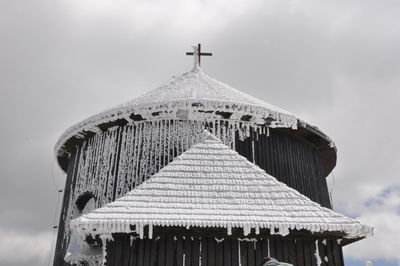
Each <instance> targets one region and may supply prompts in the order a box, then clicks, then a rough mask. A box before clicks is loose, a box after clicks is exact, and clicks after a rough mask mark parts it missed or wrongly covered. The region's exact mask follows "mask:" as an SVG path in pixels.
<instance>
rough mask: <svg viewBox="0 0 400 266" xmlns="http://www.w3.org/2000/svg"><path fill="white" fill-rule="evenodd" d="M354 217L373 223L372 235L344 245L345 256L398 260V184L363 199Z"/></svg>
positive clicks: (399, 232) (399, 258) (399, 228)
mask: <svg viewBox="0 0 400 266" xmlns="http://www.w3.org/2000/svg"><path fill="white" fill-rule="evenodd" d="M360 212H361V215H360V216H359V217H357V220H359V221H360V222H363V223H365V224H368V225H372V226H374V236H372V237H369V238H367V239H363V240H361V241H358V242H356V243H353V244H351V245H348V246H346V247H345V248H344V252H345V254H346V255H347V256H348V257H352V258H355V259H362V260H366V259H369V260H372V259H382V258H384V259H386V260H398V261H399V262H400V253H399V251H398V250H399V247H400V245H399V242H398V239H399V238H400V187H392V188H388V189H386V190H385V191H383V192H382V193H380V194H379V195H378V196H377V197H375V198H372V199H370V200H369V201H367V202H366V203H365V205H364V206H363V207H362V210H361V211H360Z"/></svg>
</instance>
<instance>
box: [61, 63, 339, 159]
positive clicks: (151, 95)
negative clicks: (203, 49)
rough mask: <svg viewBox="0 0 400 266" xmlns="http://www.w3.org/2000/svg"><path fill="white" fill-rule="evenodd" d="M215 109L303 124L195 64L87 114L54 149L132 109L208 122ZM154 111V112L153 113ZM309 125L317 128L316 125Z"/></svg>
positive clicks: (260, 120) (261, 121)
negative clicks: (139, 93)
mask: <svg viewBox="0 0 400 266" xmlns="http://www.w3.org/2000/svg"><path fill="white" fill-rule="evenodd" d="M217 112H229V113H232V116H231V117H230V118H229V119H228V120H229V121H238V122H239V121H240V118H241V117H242V116H244V115H249V116H251V119H250V121H249V122H250V126H257V125H266V124H267V125H268V126H270V127H284V128H293V129H296V128H297V127H298V126H302V127H306V125H307V123H306V122H304V121H302V120H300V119H299V118H297V117H296V116H295V115H293V114H291V113H289V112H287V111H285V110H283V109H281V108H278V107H276V106H273V105H270V104H268V103H266V102H264V101H261V100H259V99H257V98H256V97H253V96H250V95H248V94H246V93H243V92H241V91H239V90H236V89H234V88H232V87H230V86H229V85H227V84H224V83H222V82H219V81H217V80H216V79H214V78H212V77H210V76H208V75H207V74H205V73H204V72H203V71H202V70H201V69H200V68H199V67H195V68H194V69H193V70H192V71H189V72H187V73H184V74H182V75H180V76H177V77H174V78H172V79H171V80H170V81H168V82H166V83H165V84H162V85H161V86H159V87H158V88H156V89H154V90H152V91H150V92H148V93H146V94H144V95H142V96H140V97H138V98H136V99H133V100H131V101H129V102H127V103H125V104H122V105H119V106H116V107H114V108H111V109H109V110H107V111H104V112H102V113H100V114H97V115H94V116H92V117H89V118H88V119H85V120H84V121H82V122H80V123H78V124H76V125H74V126H72V127H71V128H69V129H67V130H66V131H65V132H64V134H63V135H62V136H61V137H60V138H59V140H58V142H57V144H56V146H55V152H56V154H57V155H62V154H63V153H64V152H65V150H64V148H63V145H64V144H65V142H66V141H67V140H68V139H70V138H71V137H73V136H77V137H82V132H84V131H92V132H97V133H98V132H101V131H100V129H99V128H98V125H99V124H102V123H106V122H111V121H115V120H117V119H121V118H123V119H126V120H127V121H128V122H130V123H134V121H132V119H131V118H129V117H130V115H131V114H133V113H134V114H135V115H141V116H142V117H143V119H145V120H146V121H157V120H160V119H173V120H174V119H178V120H179V119H182V120H193V121H208V122H210V121H215V120H217V119H221V115H219V114H218V113H217ZM154 113H157V114H158V115H156V116H155V115H154ZM267 121H268V123H267ZM313 128H314V129H316V130H317V131H318V132H320V131H319V130H318V129H317V128H316V127H314V126H313ZM321 133H322V132H321ZM322 134H323V133H322ZM323 135H324V134H323ZM324 136H325V135H324ZM326 138H327V139H329V137H327V136H326ZM329 141H331V140H330V139H329Z"/></svg>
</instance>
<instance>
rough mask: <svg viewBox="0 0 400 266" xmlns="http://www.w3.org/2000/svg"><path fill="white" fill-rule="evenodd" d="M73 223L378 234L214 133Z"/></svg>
mask: <svg viewBox="0 0 400 266" xmlns="http://www.w3.org/2000/svg"><path fill="white" fill-rule="evenodd" d="M71 225H72V227H73V228H74V229H75V230H77V231H78V232H80V233H83V234H87V233H98V234H102V233H107V234H108V233H118V232H129V231H130V225H136V228H139V233H140V234H141V235H142V237H143V226H145V225H149V226H150V228H152V226H183V227H188V226H196V227H224V228H227V230H228V234H229V232H230V231H231V228H233V227H236V228H243V230H244V234H245V235H247V234H248V233H249V232H250V230H251V228H255V231H256V233H257V232H258V231H259V229H260V228H268V229H270V230H271V233H274V232H275V229H278V233H279V234H281V235H286V234H288V233H289V230H293V229H297V230H302V229H305V230H308V231H311V232H319V233H323V232H326V231H328V232H341V233H344V234H345V235H346V237H348V238H361V237H364V236H366V235H368V234H370V233H371V232H372V228H371V227H369V226H366V225H362V224H360V223H359V222H357V221H356V220H353V219H351V218H348V217H345V216H343V215H341V214H339V213H336V212H334V211H332V210H330V209H328V208H324V207H321V206H320V205H319V204H317V203H315V202H313V201H311V200H310V199H309V198H307V197H306V196H304V195H302V194H300V193H299V192H297V191H296V190H294V189H292V188H290V187H288V186H287V185H285V184H284V183H281V182H279V181H278V180H277V179H276V178H274V177H273V176H271V175H268V174H267V173H266V172H265V171H264V170H262V169H260V168H259V167H258V166H256V165H254V164H253V163H251V162H249V161H248V160H247V159H246V158H244V157H242V156H240V155H239V154H238V153H237V152H235V151H233V150H232V149H230V148H229V147H228V146H226V145H224V144H222V143H221V141H220V140H218V139H217V138H216V137H215V136H213V135H211V134H210V133H208V132H205V133H203V136H202V140H201V141H200V142H199V143H197V144H195V145H193V146H192V147H191V148H189V149H188V150H187V151H186V152H184V153H183V154H181V155H180V156H178V157H177V158H175V159H174V161H172V162H171V163H170V164H168V165H167V166H165V167H164V168H163V169H161V170H160V171H159V172H158V173H156V174H155V175H153V176H152V177H151V178H150V179H149V180H147V181H145V182H144V183H143V184H141V185H139V186H138V187H136V188H135V189H133V190H132V191H130V192H129V193H127V194H126V195H125V196H123V197H121V198H119V199H117V200H115V201H114V202H112V203H110V204H107V205H105V206H104V207H102V208H99V209H96V210H94V211H92V212H91V213H89V214H86V215H83V216H81V217H79V218H77V219H75V220H73V221H72V222H71ZM151 231H152V229H151V230H150V232H151ZM150 234H151V233H150ZM150 237H151V236H150Z"/></svg>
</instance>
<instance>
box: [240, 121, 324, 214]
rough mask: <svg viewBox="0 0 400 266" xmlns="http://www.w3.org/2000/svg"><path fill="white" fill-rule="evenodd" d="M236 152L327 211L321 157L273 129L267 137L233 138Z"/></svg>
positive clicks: (294, 137) (288, 135)
mask: <svg viewBox="0 0 400 266" xmlns="http://www.w3.org/2000/svg"><path fill="white" fill-rule="evenodd" d="M253 142H254V144H253ZM253 146H254V151H253ZM236 151H237V152H238V153H239V154H240V155H242V156H244V157H246V158H247V159H248V160H249V161H250V162H254V163H255V164H257V165H258V166H259V167H261V168H262V169H264V170H265V171H266V172H267V173H269V174H271V175H272V176H274V177H276V178H277V179H278V180H279V181H282V182H283V183H285V184H287V185H288V186H290V187H292V188H294V189H296V190H297V191H299V192H300V193H301V194H303V195H305V196H307V197H309V198H310V199H311V200H313V201H315V202H318V203H320V204H321V205H322V206H324V207H327V208H331V203H330V199H329V193H328V187H327V183H326V179H325V176H326V173H325V170H324V166H323V162H322V159H321V156H320V154H319V153H318V151H317V150H316V149H315V148H314V147H313V146H311V145H310V144H309V143H307V142H305V141H304V140H302V139H300V138H298V137H296V136H293V135H290V134H288V133H287V132H284V131H280V130H278V129H277V130H270V134H269V136H267V135H261V134H259V135H257V136H256V135H255V133H254V132H252V133H251V135H250V138H247V139H245V140H244V141H240V140H239V138H238V137H236ZM253 157H254V158H253Z"/></svg>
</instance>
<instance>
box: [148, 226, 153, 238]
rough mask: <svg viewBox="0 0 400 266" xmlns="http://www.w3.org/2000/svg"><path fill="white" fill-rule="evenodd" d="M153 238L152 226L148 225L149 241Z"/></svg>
mask: <svg viewBox="0 0 400 266" xmlns="http://www.w3.org/2000/svg"><path fill="white" fill-rule="evenodd" d="M152 238H153V225H152V224H149V239H152Z"/></svg>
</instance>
